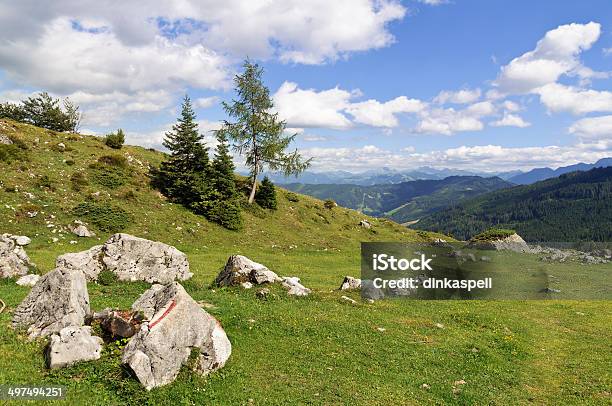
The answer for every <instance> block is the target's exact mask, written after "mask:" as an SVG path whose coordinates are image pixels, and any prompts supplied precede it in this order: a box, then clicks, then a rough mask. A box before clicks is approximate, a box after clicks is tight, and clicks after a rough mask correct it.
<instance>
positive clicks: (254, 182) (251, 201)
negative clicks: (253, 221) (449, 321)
mask: <svg viewBox="0 0 612 406" xmlns="http://www.w3.org/2000/svg"><path fill="white" fill-rule="evenodd" d="M255 190H257V174H255V176H253V186H252V187H251V194H250V196H249V204H252V203H253V201H254V200H255Z"/></svg>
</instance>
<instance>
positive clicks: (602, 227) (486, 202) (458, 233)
mask: <svg viewBox="0 0 612 406" xmlns="http://www.w3.org/2000/svg"><path fill="white" fill-rule="evenodd" d="M414 227H416V228H419V229H423V230H435V231H440V232H443V233H445V234H449V235H452V236H453V237H455V238H458V239H462V240H466V239H468V238H470V237H472V236H473V235H475V234H478V233H480V232H482V231H484V230H486V229H488V228H490V227H502V228H511V229H514V230H516V231H517V232H518V233H519V234H520V235H521V236H522V237H523V238H525V239H526V240H527V241H558V242H565V241H610V240H612V167H607V168H598V169H592V170H590V171H588V172H572V173H568V174H564V175H561V176H559V177H557V178H552V179H547V180H545V181H541V182H537V183H534V184H532V185H525V186H516V187H513V188H510V189H503V190H498V191H495V192H491V193H487V194H484V195H481V196H478V197H476V198H474V199H470V200H467V201H464V202H462V203H460V204H457V205H454V206H452V207H449V208H447V209H444V210H441V211H438V212H437V213H434V214H432V215H430V216H428V217H425V218H423V219H422V220H421V221H419V222H418V223H417V224H416V225H415V226H414Z"/></svg>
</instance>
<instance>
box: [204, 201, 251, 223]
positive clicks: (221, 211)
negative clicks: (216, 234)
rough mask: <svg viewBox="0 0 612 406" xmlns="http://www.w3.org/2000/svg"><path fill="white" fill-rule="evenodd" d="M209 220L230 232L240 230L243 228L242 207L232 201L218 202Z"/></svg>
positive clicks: (211, 211)
mask: <svg viewBox="0 0 612 406" xmlns="http://www.w3.org/2000/svg"><path fill="white" fill-rule="evenodd" d="M207 218H208V219H209V220H210V221H214V222H215V223H217V224H220V225H221V226H223V227H225V228H227V229H228V230H240V229H241V228H242V216H241V215H240V206H238V205H237V204H235V203H233V202H231V201H225V200H221V201H218V202H216V203H215V205H214V207H213V208H212V209H211V210H210V213H209V215H208V216H207Z"/></svg>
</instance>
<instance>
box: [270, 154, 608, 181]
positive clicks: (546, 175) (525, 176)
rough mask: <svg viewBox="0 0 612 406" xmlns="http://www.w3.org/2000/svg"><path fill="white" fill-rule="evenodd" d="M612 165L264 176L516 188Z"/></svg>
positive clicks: (311, 179) (285, 178)
mask: <svg viewBox="0 0 612 406" xmlns="http://www.w3.org/2000/svg"><path fill="white" fill-rule="evenodd" d="M606 166H612V158H604V159H600V160H599V161H597V162H595V163H594V164H587V163H579V164H576V165H570V166H565V167H560V168H557V169H551V168H536V169H532V170H531V171H529V172H522V171H519V170H515V171H508V172H478V171H464V170H460V169H448V168H443V169H436V168H431V167H428V166H423V167H420V168H417V169H414V170H406V171H398V170H395V169H391V168H381V169H377V170H370V171H365V172H361V173H351V172H347V171H328V172H312V171H306V172H304V173H302V174H300V175H299V176H298V177H285V176H284V175H283V174H282V173H267V174H266V175H267V176H268V177H269V178H270V179H271V180H272V182H274V183H279V184H280V183H305V184H313V185H320V184H350V185H360V186H372V185H383V184H390V183H402V182H409V181H413V180H436V179H437V180H441V179H444V178H448V177H449V176H480V177H483V178H489V177H494V176H497V177H498V178H501V179H503V180H507V181H509V182H511V183H514V184H518V185H526V184H531V183H534V182H538V181H540V180H544V179H550V178H554V177H556V176H559V175H562V174H564V173H569V172H573V171H588V170H590V169H593V168H600V167H606Z"/></svg>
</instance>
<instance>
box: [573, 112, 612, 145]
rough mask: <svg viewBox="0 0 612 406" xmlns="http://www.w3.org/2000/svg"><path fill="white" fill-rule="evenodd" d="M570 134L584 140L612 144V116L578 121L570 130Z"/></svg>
mask: <svg viewBox="0 0 612 406" xmlns="http://www.w3.org/2000/svg"><path fill="white" fill-rule="evenodd" d="M569 133H570V134H575V135H577V136H578V137H580V138H582V139H590V140H597V139H602V140H607V141H610V142H612V115H609V116H600V117H589V118H583V119H582V120H578V121H576V122H575V123H574V124H573V125H572V126H571V127H570V128H569Z"/></svg>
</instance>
